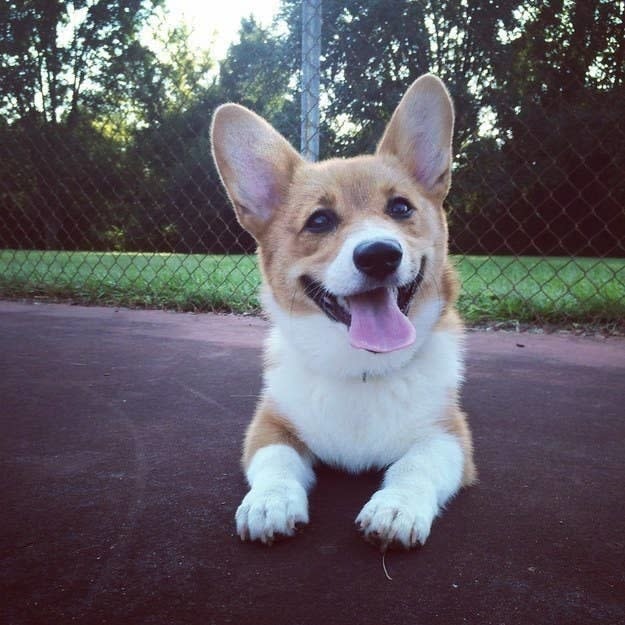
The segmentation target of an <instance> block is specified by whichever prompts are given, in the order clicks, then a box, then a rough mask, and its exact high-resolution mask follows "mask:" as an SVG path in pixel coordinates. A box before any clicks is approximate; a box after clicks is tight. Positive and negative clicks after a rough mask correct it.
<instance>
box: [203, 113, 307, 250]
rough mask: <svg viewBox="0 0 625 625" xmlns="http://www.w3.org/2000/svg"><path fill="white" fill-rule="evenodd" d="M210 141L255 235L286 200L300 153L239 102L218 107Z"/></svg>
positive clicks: (238, 211)
mask: <svg viewBox="0 0 625 625" xmlns="http://www.w3.org/2000/svg"><path fill="white" fill-rule="evenodd" d="M211 143H212V147H213V158H214V159H215V164H216V165H217V170H218V171H219V175H220V176H221V179H222V181H223V183H224V186H225V187H226V190H227V191H228V196H229V197H230V200H231V201H232V203H233V205H234V209H235V212H236V214H237V218H238V220H239V222H240V224H241V225H242V226H243V227H244V228H245V229H246V230H247V231H248V232H249V233H250V234H251V235H253V236H254V238H256V240H260V238H262V235H263V232H264V230H265V228H266V226H267V224H268V223H269V222H270V220H271V218H272V216H273V214H274V213H275V211H276V210H278V208H279V207H280V206H281V205H282V204H283V203H284V201H285V200H286V195H287V193H288V188H289V185H290V183H291V179H292V178H293V173H294V172H295V169H296V168H297V166H298V165H299V164H300V163H301V162H302V158H301V157H300V155H299V154H298V153H297V152H296V151H295V150H294V149H293V148H292V147H291V145H290V144H289V142H288V141H287V140H286V139H285V138H284V137H283V136H282V135H281V134H280V133H278V132H277V131H276V130H274V128H273V127H272V126H270V125H269V124H268V123H267V122H266V121H265V120H264V119H263V118H262V117H259V116H258V115H256V113H253V112H252V111H250V110H249V109H246V108H245V107H243V106H239V105H238V104H223V105H222V106H220V107H219V108H217V110H216V111H215V114H214V115H213V123H212V126H211Z"/></svg>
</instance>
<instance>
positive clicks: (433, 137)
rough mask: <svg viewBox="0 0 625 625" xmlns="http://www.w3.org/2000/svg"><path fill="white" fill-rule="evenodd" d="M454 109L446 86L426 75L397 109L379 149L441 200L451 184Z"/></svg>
mask: <svg viewBox="0 0 625 625" xmlns="http://www.w3.org/2000/svg"><path fill="white" fill-rule="evenodd" d="M453 127H454V110H453V106H452V103H451V98H450V97H449V93H448V92H447V89H446V88H445V85H444V84H443V82H442V81H441V80H440V78H437V77H436V76H433V75H432V74H425V75H424V76H421V77H420V78H418V79H417V80H415V82H414V83H412V86H411V87H410V88H409V89H408V91H407V92H406V94H405V95H404V97H403V98H402V99H401V102H400V103H399V105H398V106H397V108H396V109H395V112H394V113H393V116H392V117H391V121H390V122H389V123H388V125H387V127H386V130H385V132H384V136H383V137H382V140H381V141H380V143H379V145H378V149H377V153H378V154H393V155H394V156H396V157H397V158H399V160H400V161H401V162H402V163H403V164H404V165H405V166H406V167H407V168H408V170H409V171H410V173H411V174H412V175H413V177H414V178H415V179H416V181H417V182H418V183H419V184H421V185H422V186H423V187H424V189H425V190H426V191H427V192H428V193H430V194H432V195H434V196H436V197H437V198H440V200H441V201H442V200H443V199H444V197H445V196H446V195H447V192H448V191H449V185H450V183H451V141H452V134H453Z"/></svg>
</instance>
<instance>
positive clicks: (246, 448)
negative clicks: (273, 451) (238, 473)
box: [242, 399, 310, 469]
mask: <svg viewBox="0 0 625 625" xmlns="http://www.w3.org/2000/svg"><path fill="white" fill-rule="evenodd" d="M274 444H283V445H290V446H291V447H293V449H295V450H296V451H297V452H299V453H300V454H301V455H302V456H306V455H310V452H309V450H308V447H306V445H305V444H304V443H303V442H302V441H301V440H300V439H299V437H298V436H297V433H296V432H295V429H294V428H293V426H292V425H291V423H290V422H289V420H288V419H287V418H285V417H283V416H282V415H280V413H279V412H278V411H277V410H276V409H275V407H274V406H273V405H272V403H271V401H269V400H267V399H263V400H262V401H261V402H260V404H259V405H258V407H257V408H256V413H255V414H254V418H253V419H252V422H251V423H250V425H249V426H248V428H247V432H246V433H245V442H244V444H243V459H242V463H243V468H244V469H247V467H248V466H249V464H250V462H251V460H252V458H253V457H254V454H255V453H256V452H257V451H258V450H259V449H260V448H261V447H265V446H267V445H274Z"/></svg>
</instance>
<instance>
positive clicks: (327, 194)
mask: <svg viewBox="0 0 625 625" xmlns="http://www.w3.org/2000/svg"><path fill="white" fill-rule="evenodd" d="M453 122H454V112H453V106H452V102H451V99H450V96H449V94H448V92H447V89H446V88H445V86H444V84H443V83H442V82H441V80H440V79H438V78H437V77H435V76H433V75H431V74H427V75H424V76H421V77H420V78H419V79H418V80H416V81H415V82H414V83H413V84H412V86H411V87H410V88H409V89H408V91H407V92H406V94H405V95H404V97H403V98H402V100H401V101H400V103H399V105H398V106H397V109H396V110H395V112H394V113H393V115H392V117H391V119H390V121H389V123H388V125H387V127H386V129H385V131H384V133H383V136H382V138H381V140H380V143H379V145H378V146H377V150H376V152H375V154H373V155H363V156H358V157H354V158H346V159H330V160H327V161H323V162H319V163H312V162H308V161H306V160H304V159H303V158H302V157H301V156H300V155H299V154H298V153H297V152H296V151H295V149H293V147H292V146H291V145H290V144H289V143H288V141H287V140H286V139H285V138H284V137H282V135H280V134H279V133H278V132H277V131H276V130H275V129H274V128H273V127H272V126H271V125H269V124H268V123H267V122H266V121H264V120H263V119H262V118H261V117H259V116H257V115H256V114H255V113H253V112H251V111H250V110H248V109H246V108H244V107H242V106H239V105H237V104H232V103H229V104H224V105H222V106H220V107H219V108H217V110H216V111H215V113H214V117H213V121H212V126H211V142H212V150H213V157H214V160H215V163H216V166H217V169H218V171H219V174H220V176H221V180H222V182H223V185H224V187H225V189H226V191H227V193H228V196H229V198H230V200H231V202H232V205H233V206H234V210H235V212H236V215H237V218H238V220H239V222H240V224H241V225H242V226H243V228H245V229H246V230H247V231H248V232H249V233H251V234H252V236H253V237H254V238H255V239H256V241H257V243H258V259H259V266H260V270H261V273H262V285H263V286H262V295H261V297H262V301H263V306H264V309H265V311H266V312H267V314H268V316H269V319H270V321H271V330H270V334H269V337H268V340H267V344H266V363H265V369H264V388H263V391H262V395H261V397H260V400H259V402H258V405H257V408H256V412H255V414H254V417H253V419H252V421H251V424H250V425H249V427H248V429H247V433H246V436H245V442H244V450H243V467H244V471H245V475H246V478H247V482H248V483H249V491H248V492H247V494H246V495H245V497H244V499H243V501H242V503H241V505H240V506H239V508H238V510H237V511H236V515H235V522H236V529H237V533H238V535H239V536H240V538H241V539H242V540H252V541H260V542H262V543H266V544H271V543H272V541H274V540H275V539H276V538H278V537H285V536H292V535H293V534H294V533H295V531H296V528H297V527H299V526H301V525H305V524H307V523H308V521H309V512H308V492H309V491H310V489H311V487H312V486H313V484H314V482H315V474H314V467H315V465H316V464H317V463H325V464H327V465H331V466H333V467H338V468H340V469H344V470H346V471H348V472H354V473H356V472H361V471H368V470H371V469H382V470H384V471H385V474H384V478H383V481H382V484H381V486H380V488H379V490H377V492H375V493H374V494H373V496H372V497H371V499H370V500H369V501H368V502H367V503H365V505H364V507H363V508H362V510H361V511H360V513H359V514H358V515H357V517H356V520H355V523H356V525H357V528H358V529H359V530H360V531H361V532H362V534H363V537H364V538H365V539H366V540H368V541H371V542H374V543H376V544H377V545H379V546H380V547H381V548H382V550H385V549H387V548H388V547H404V548H407V549H408V548H412V547H415V546H418V545H421V544H423V543H424V542H425V540H426V539H427V537H428V535H429V533H430V529H431V525H432V522H433V520H434V519H435V517H436V516H437V515H438V514H439V512H440V511H441V510H442V508H443V507H444V506H445V504H446V503H447V502H448V501H449V500H450V499H451V498H452V497H453V496H454V495H455V494H456V493H457V492H458V490H459V489H460V488H461V487H463V486H468V485H470V484H471V483H473V482H474V481H475V479H476V470H475V466H474V462H473V446H472V439H471V432H470V429H469V426H468V424H467V420H466V417H465V414H464V413H463V412H462V410H461V408H460V406H459V389H460V386H461V383H462V379H463V325H462V322H461V320H460V318H459V315H458V313H457V311H456V309H455V301H456V297H457V292H458V282H457V279H456V275H455V272H454V269H453V268H452V266H451V264H450V261H449V259H448V256H447V223H446V218H445V214H444V211H443V200H444V199H445V197H446V195H447V193H448V191H449V186H450V180H451V160H452V131H453Z"/></svg>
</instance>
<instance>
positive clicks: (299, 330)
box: [263, 288, 461, 387]
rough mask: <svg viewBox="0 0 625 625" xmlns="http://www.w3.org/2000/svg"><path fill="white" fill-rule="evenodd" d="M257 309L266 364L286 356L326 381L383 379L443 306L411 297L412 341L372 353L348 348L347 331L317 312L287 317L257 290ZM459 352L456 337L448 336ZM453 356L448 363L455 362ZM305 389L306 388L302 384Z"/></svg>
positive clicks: (408, 356)
mask: <svg viewBox="0 0 625 625" xmlns="http://www.w3.org/2000/svg"><path fill="white" fill-rule="evenodd" d="M263 305H264V308H265V310H266V311H267V312H268V313H269V315H270V317H271V319H272V321H273V322H274V326H273V328H272V332H271V335H270V338H269V341H268V345H267V347H268V352H269V354H270V356H271V360H272V361H276V362H277V361H279V360H281V359H282V358H283V357H288V352H292V353H291V357H292V358H293V359H294V360H295V361H297V362H299V361H302V366H304V367H305V368H306V369H309V370H310V371H311V372H315V373H317V374H320V375H321V376H323V377H325V376H327V377H328V378H337V377H338V378H341V379H343V378H346V377H354V378H358V379H360V378H362V376H363V374H366V375H367V376H383V375H386V374H389V373H393V372H395V371H398V370H400V369H402V368H403V367H405V366H406V365H407V364H408V363H409V362H410V361H411V360H413V358H414V356H415V355H416V354H417V352H418V351H419V350H420V349H421V348H422V347H423V345H424V343H425V341H426V339H428V337H429V336H430V333H431V331H432V328H433V327H434V325H435V323H436V321H437V320H438V318H439V317H440V313H441V311H442V307H443V303H442V302H441V300H439V299H438V298H433V299H428V300H424V301H419V293H417V296H416V301H415V303H414V309H413V313H412V315H411V321H412V323H413V325H414V327H415V329H416V332H417V335H416V339H415V342H414V343H413V344H412V345H410V346H409V347H406V348H404V349H401V350H397V351H394V352H388V353H385V354H373V353H371V352H368V351H366V350H362V349H356V348H354V347H352V346H351V345H350V343H349V337H348V330H347V327H346V326H345V325H344V324H342V323H337V322H336V321H331V320H330V319H328V317H327V316H326V315H325V314H323V313H322V312H321V311H319V313H317V314H313V315H301V316H294V315H290V314H289V313H288V312H287V311H285V310H283V309H282V308H281V307H280V306H279V305H278V304H277V302H276V301H275V299H274V297H273V296H272V294H271V292H270V291H269V289H268V288H265V290H264V291H263ZM454 337H455V340H456V342H457V343H458V348H457V349H458V350H460V337H459V336H456V335H454ZM460 359H461V358H460V355H459V354H458V355H454V358H453V360H454V361H455V360H460ZM306 386H307V387H309V386H310V384H307V385H306Z"/></svg>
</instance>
